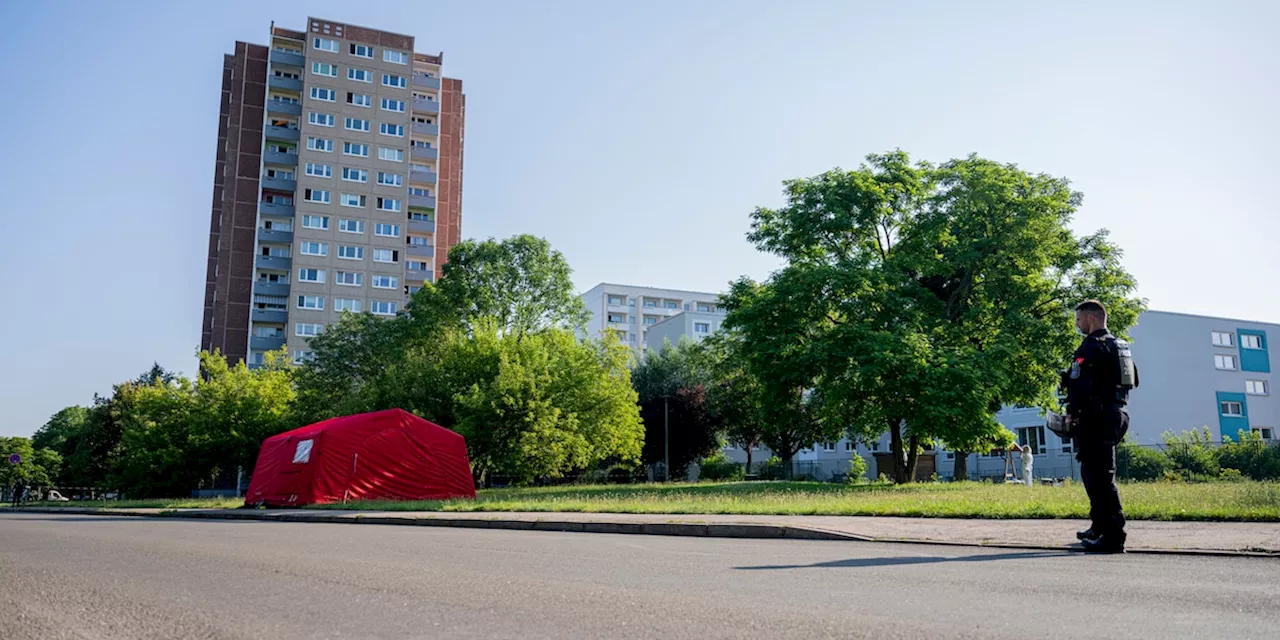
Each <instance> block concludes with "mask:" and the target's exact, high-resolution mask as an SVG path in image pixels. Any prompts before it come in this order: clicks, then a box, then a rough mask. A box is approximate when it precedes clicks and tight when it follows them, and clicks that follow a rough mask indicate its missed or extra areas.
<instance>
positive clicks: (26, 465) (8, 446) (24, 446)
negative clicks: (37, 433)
mask: <svg viewBox="0 0 1280 640" xmlns="http://www.w3.org/2000/svg"><path fill="white" fill-rule="evenodd" d="M14 454H17V455H18V457H19V458H20V462H19V463H18V464H13V463H11V462H9V456H11V455H14ZM61 465H62V457H61V456H59V455H58V453H57V452H56V451H54V450H52V449H48V448H40V447H36V446H34V444H33V442H32V439H31V438H22V437H13V438H4V437H0V487H12V486H13V485H14V483H16V482H17V481H18V480H19V479H21V480H23V481H24V482H26V483H27V486H29V487H49V486H52V485H53V484H55V482H56V478H57V477H58V473H59V467H61Z"/></svg>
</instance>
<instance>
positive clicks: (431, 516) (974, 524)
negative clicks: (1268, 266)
mask: <svg viewBox="0 0 1280 640" xmlns="http://www.w3.org/2000/svg"><path fill="white" fill-rule="evenodd" d="M127 512H129V513H133V514H138V515H161V514H162V513H168V514H170V515H184V516H186V517H201V518H237V519H238V518H254V519H262V518H265V519H282V520H311V521H315V520H319V521H342V522H352V521H360V522H367V523H381V524H417V525H444V526H466V525H471V526H477V527H484V528H507V529H542V530H548V531H574V530H578V531H588V532H597V533H599V532H605V533H655V534H668V535H692V536H713V537H714V536H719V537H740V538H741V537H746V538H752V537H757V538H783V537H791V538H836V539H840V538H844V539H853V540H880V541H895V542H904V541H909V542H930V543H940V544H960V545H981V546H995V547H1008V548H1039V549H1066V548H1070V547H1072V546H1075V542H1076V540H1075V532H1076V531H1077V530H1079V529H1083V528H1086V527H1087V526H1088V523H1087V522H1082V521H1075V520H978V519H947V518H890V517H845V516H746V515H723V516H721V515H660V514H659V515H654V514H643V515H642V514H604V513H572V512H567V513H509V512H475V513H464V512H403V511H400V512H370V511H359V512H356V511H317V510H283V511H279V510H267V511H259V510H246V509H235V510H212V509H210V510H185V511H182V512H179V513H177V514H175V513H174V512H172V511H168V512H166V511H163V510H160V509H132V510H127ZM117 513H118V512H117ZM1128 531H1129V542H1128V546H1129V549H1130V551H1132V552H1141V551H1151V552H1155V551H1178V552H1208V553H1241V552H1243V553H1261V554H1274V555H1280V523H1259V522H1151V521H1133V522H1130V523H1129V526H1128Z"/></svg>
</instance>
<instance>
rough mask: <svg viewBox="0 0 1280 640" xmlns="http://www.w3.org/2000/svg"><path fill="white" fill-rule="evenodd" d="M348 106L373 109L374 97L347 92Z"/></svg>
mask: <svg viewBox="0 0 1280 640" xmlns="http://www.w3.org/2000/svg"><path fill="white" fill-rule="evenodd" d="M347 104H350V105H355V106H357V107H372V106H373V97H372V96H370V95H368V94H365V93H352V92H350V91H348V92H347Z"/></svg>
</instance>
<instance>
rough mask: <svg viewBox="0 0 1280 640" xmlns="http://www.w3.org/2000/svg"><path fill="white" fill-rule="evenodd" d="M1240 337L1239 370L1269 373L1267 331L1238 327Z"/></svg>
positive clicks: (1269, 357)
mask: <svg viewBox="0 0 1280 640" xmlns="http://www.w3.org/2000/svg"><path fill="white" fill-rule="evenodd" d="M1237 333H1239V334H1240V335H1239V338H1240V370H1241V371H1256V372H1260V373H1271V353H1270V352H1269V351H1268V350H1267V333H1266V332H1265V331H1254V330H1252V329H1238V330H1237Z"/></svg>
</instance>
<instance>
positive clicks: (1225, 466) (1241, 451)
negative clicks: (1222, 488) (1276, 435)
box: [1217, 431, 1280, 480]
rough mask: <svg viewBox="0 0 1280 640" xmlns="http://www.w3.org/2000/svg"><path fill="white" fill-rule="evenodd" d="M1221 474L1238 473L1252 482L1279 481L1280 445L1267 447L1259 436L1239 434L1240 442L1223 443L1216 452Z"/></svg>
mask: <svg viewBox="0 0 1280 640" xmlns="http://www.w3.org/2000/svg"><path fill="white" fill-rule="evenodd" d="M1217 455H1218V466H1220V467H1222V470H1223V472H1224V473H1225V472H1226V471H1229V470H1230V471H1238V472H1239V473H1240V474H1242V475H1243V476H1245V477H1248V478H1250V479H1253V480H1276V479H1280V445H1274V444H1273V445H1268V444H1267V443H1266V442H1265V441H1264V440H1263V439H1262V436H1261V435H1260V434H1257V433H1246V432H1244V431H1241V432H1240V441H1239V442H1231V441H1230V440H1227V442H1225V443H1223V445H1222V446H1221V447H1219V448H1218V450H1217Z"/></svg>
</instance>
